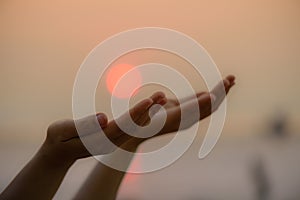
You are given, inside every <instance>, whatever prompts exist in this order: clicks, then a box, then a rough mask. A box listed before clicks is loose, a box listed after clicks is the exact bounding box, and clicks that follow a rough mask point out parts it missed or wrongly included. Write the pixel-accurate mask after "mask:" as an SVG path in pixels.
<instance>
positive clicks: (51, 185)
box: [0, 149, 73, 199]
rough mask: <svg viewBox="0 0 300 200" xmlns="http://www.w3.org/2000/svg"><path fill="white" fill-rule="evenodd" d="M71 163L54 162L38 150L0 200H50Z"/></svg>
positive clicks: (0, 196)
mask: <svg viewBox="0 0 300 200" xmlns="http://www.w3.org/2000/svg"><path fill="white" fill-rule="evenodd" d="M72 164H73V162H54V160H53V158H50V157H49V156H48V155H46V154H44V153H43V151H42V150H41V149H40V150H39V151H38V152H37V154H36V155H35V156H34V157H33V158H32V159H31V161H30V162H29V163H28V164H27V165H26V166H25V167H24V168H23V169H22V170H21V171H20V172H19V174H18V175H17V176H16V177H15V178H14V180H13V181H12V182H11V183H10V184H9V185H8V186H7V188H6V189H5V190H4V191H3V193H2V194H1V195H0V199H52V197H53V196H54V195H55V193H56V191H57V189H58V188H59V185H60V184H61V182H62V180H63V178H64V176H65V175H66V173H67V171H68V169H69V168H70V166H71V165H72Z"/></svg>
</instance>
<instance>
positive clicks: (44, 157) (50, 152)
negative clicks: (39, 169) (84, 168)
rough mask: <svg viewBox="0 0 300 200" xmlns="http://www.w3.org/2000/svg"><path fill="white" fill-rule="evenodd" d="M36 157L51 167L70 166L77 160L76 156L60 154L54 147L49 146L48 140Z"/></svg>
mask: <svg viewBox="0 0 300 200" xmlns="http://www.w3.org/2000/svg"><path fill="white" fill-rule="evenodd" d="M34 159H37V160H38V161H39V162H41V163H43V164H45V165H47V166H49V167H51V168H57V167H59V168H69V167H71V165H72V164H73V163H74V162H75V161H76V159H75V158H74V159H72V158H69V157H67V156H63V155H60V154H59V153H58V152H57V150H56V149H55V148H54V147H49V145H47V143H46V142H45V143H43V145H42V146H41V148H40V149H39V151H38V152H37V153H36V155H35V157H34Z"/></svg>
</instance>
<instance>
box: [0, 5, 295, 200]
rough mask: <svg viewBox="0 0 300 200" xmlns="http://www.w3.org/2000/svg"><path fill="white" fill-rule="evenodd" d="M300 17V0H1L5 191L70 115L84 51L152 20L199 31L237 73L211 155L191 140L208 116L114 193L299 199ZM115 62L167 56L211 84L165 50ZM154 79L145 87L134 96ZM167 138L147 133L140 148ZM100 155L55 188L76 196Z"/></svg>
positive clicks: (225, 69) (0, 127)
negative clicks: (155, 164) (51, 128)
mask: <svg viewBox="0 0 300 200" xmlns="http://www.w3.org/2000/svg"><path fill="white" fill-rule="evenodd" d="M299 24H300V1H298V0H272V1H271V0H265V1H261V0H251V1H250V0H243V1H240V0H227V1H214V0H213V1H201V0H199V1H196V0H194V1H161V0H159V1H158V0H153V1H140V0H136V1H96V0H94V1H92V0H84V1H83V0H78V1H70V0H64V1H58V0H51V1H50V0H42V1H34V0H27V1H16V0H1V1H0V44H1V45H0V91H1V96H0V97H1V98H0V111H1V112H0V158H1V162H0V163H1V164H0V191H2V190H4V188H5V187H6V186H7V184H8V183H9V182H10V181H11V180H12V179H13V178H14V176H15V175H16V174H17V173H18V172H19V171H20V170H21V169H22V167H23V166H24V165H25V164H26V163H27V162H28V161H29V160H30V158H31V157H32V156H33V154H34V153H35V152H36V151H37V150H38V148H39V147H40V145H41V144H42V142H43V140H44V139H45V135H46V129H47V126H48V125H49V124H50V123H51V122H53V121H55V120H57V119H63V118H71V117H72V88H73V83H74V80H75V77H76V73H77V70H78V69H79V67H80V65H81V63H82V62H83V60H84V58H85V57H86V56H87V55H88V53H89V52H90V51H91V50H92V49H93V48H94V47H95V46H96V45H97V44H98V43H100V42H101V41H103V40H105V39H106V38H107V37H110V36H112V35H114V34H116V33H119V32H121V31H125V30H128V29H132V28H138V27H146V26H157V27H164V28H170V29H175V30H177V31H180V32H182V33H185V34H187V35H189V36H191V37H192V38H194V39H195V40H196V41H197V42H199V43H200V44H201V45H203V47H204V48H205V49H206V50H207V51H208V52H209V54H210V55H211V57H212V58H213V60H214V61H215V63H216V64H217V66H218V67H219V70H220V72H221V74H222V76H226V75H227V74H234V75H235V76H236V77H237V80H236V83H237V84H236V86H235V87H234V88H233V89H232V91H231V92H230V94H229V97H228V102H227V108H228V111H227V118H226V123H225V126H224V130H223V132H222V135H221V138H220V140H219V142H218V143H217V145H216V147H215V148H214V150H213V151H212V152H211V154H210V155H209V156H208V157H207V158H205V159H204V160H199V159H198V151H199V147H200V145H201V143H202V141H203V137H204V134H205V131H206V129H207V125H208V122H209V119H207V120H204V121H203V122H201V123H200V128H199V134H198V136H197V138H196V141H195V142H194V143H193V145H192V146H191V148H190V149H189V150H188V151H187V152H186V153H185V154H184V155H183V156H182V157H181V158H180V159H179V160H178V161H176V162H175V163H174V164H172V165H170V166H169V167H167V168H164V169H162V170H159V171H156V172H153V173H148V174H142V175H134V174H128V175H127V176H126V177H125V179H124V181H123V183H122V186H121V188H120V191H119V195H118V199H120V200H121V199H123V200H125V199H190V200H193V199H209V200H214V199H232V200H233V199H244V200H246V199H279V200H283V199H284V200H296V199H299V198H300V191H299V187H300V156H299V152H300V137H299V136H300V135H299V133H300V124H299V122H300V104H299V100H300V92H299V88H298V87H299V85H298V84H299V74H300V56H299V52H300V26H299ZM118 62H120V63H124V62H125V63H127V64H131V65H137V64H141V63H147V62H158V63H163V64H167V65H169V66H171V67H174V69H176V70H178V71H180V72H182V74H184V75H185V76H186V77H187V78H188V80H189V81H191V84H192V86H193V87H194V88H195V89H197V90H206V87H205V84H204V83H203V80H202V78H201V77H196V75H195V73H194V71H193V70H192V66H190V65H189V64H188V63H186V62H185V61H184V60H182V59H181V58H179V57H177V56H174V55H172V54H169V53H167V52H161V51H155V50H142V51H138V52H132V53H130V54H127V55H125V56H123V57H121V58H119V59H118V60H117V61H116V63H118ZM101 84H104V85H101ZM156 89H159V88H157V86H153V87H152V88H151V87H145V88H144V89H142V90H141V94H142V95H137V97H135V98H136V99H138V98H141V97H142V96H145V95H146V96H147V95H150V93H151V92H152V91H155V90H156ZM167 93H168V92H167ZM109 97H110V94H109V92H108V91H107V89H106V87H105V80H101V81H100V83H99V86H98V90H97V95H96V99H97V105H96V107H97V110H98V111H103V112H105V113H107V114H108V116H110V117H111V113H110V107H109V106H110V102H109ZM133 101H134V99H133ZM172 137H173V136H172V135H169V136H164V137H160V138H156V139H153V140H150V141H147V142H146V143H145V144H143V145H142V146H141V147H140V151H147V150H149V149H153V147H155V146H159V145H160V144H163V143H164V142H165V141H168V140H170V139H171V138H172ZM136 162H138V161H136V160H134V161H133V164H134V163H136ZM95 164H96V161H95V160H94V159H93V158H88V159H84V160H80V161H78V162H76V164H75V165H74V166H73V167H72V168H71V170H70V171H69V173H68V174H67V177H66V178H65V180H64V182H63V184H62V186H61V188H60V189H59V191H58V192H57V194H56V196H55V198H54V199H71V198H72V197H73V196H74V195H75V194H76V191H77V190H78V188H80V186H81V184H82V183H83V181H84V179H85V178H86V176H87V175H88V174H89V172H90V170H91V169H92V168H93V166H94V165H95Z"/></svg>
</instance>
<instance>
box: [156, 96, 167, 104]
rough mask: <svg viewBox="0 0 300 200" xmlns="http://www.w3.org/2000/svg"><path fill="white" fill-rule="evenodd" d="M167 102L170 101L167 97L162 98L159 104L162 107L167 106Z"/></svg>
mask: <svg viewBox="0 0 300 200" xmlns="http://www.w3.org/2000/svg"><path fill="white" fill-rule="evenodd" d="M167 102H168V100H167V98H166V97H163V98H161V99H159V100H158V101H157V103H158V104H160V105H162V106H163V105H165V104H166V103H167Z"/></svg>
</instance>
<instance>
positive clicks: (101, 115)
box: [96, 113, 108, 128]
mask: <svg viewBox="0 0 300 200" xmlns="http://www.w3.org/2000/svg"><path fill="white" fill-rule="evenodd" d="M96 116H97V120H98V122H99V124H100V126H101V127H102V128H103V127H106V126H107V123H108V119H107V116H106V115H105V114H104V113H97V114H96Z"/></svg>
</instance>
